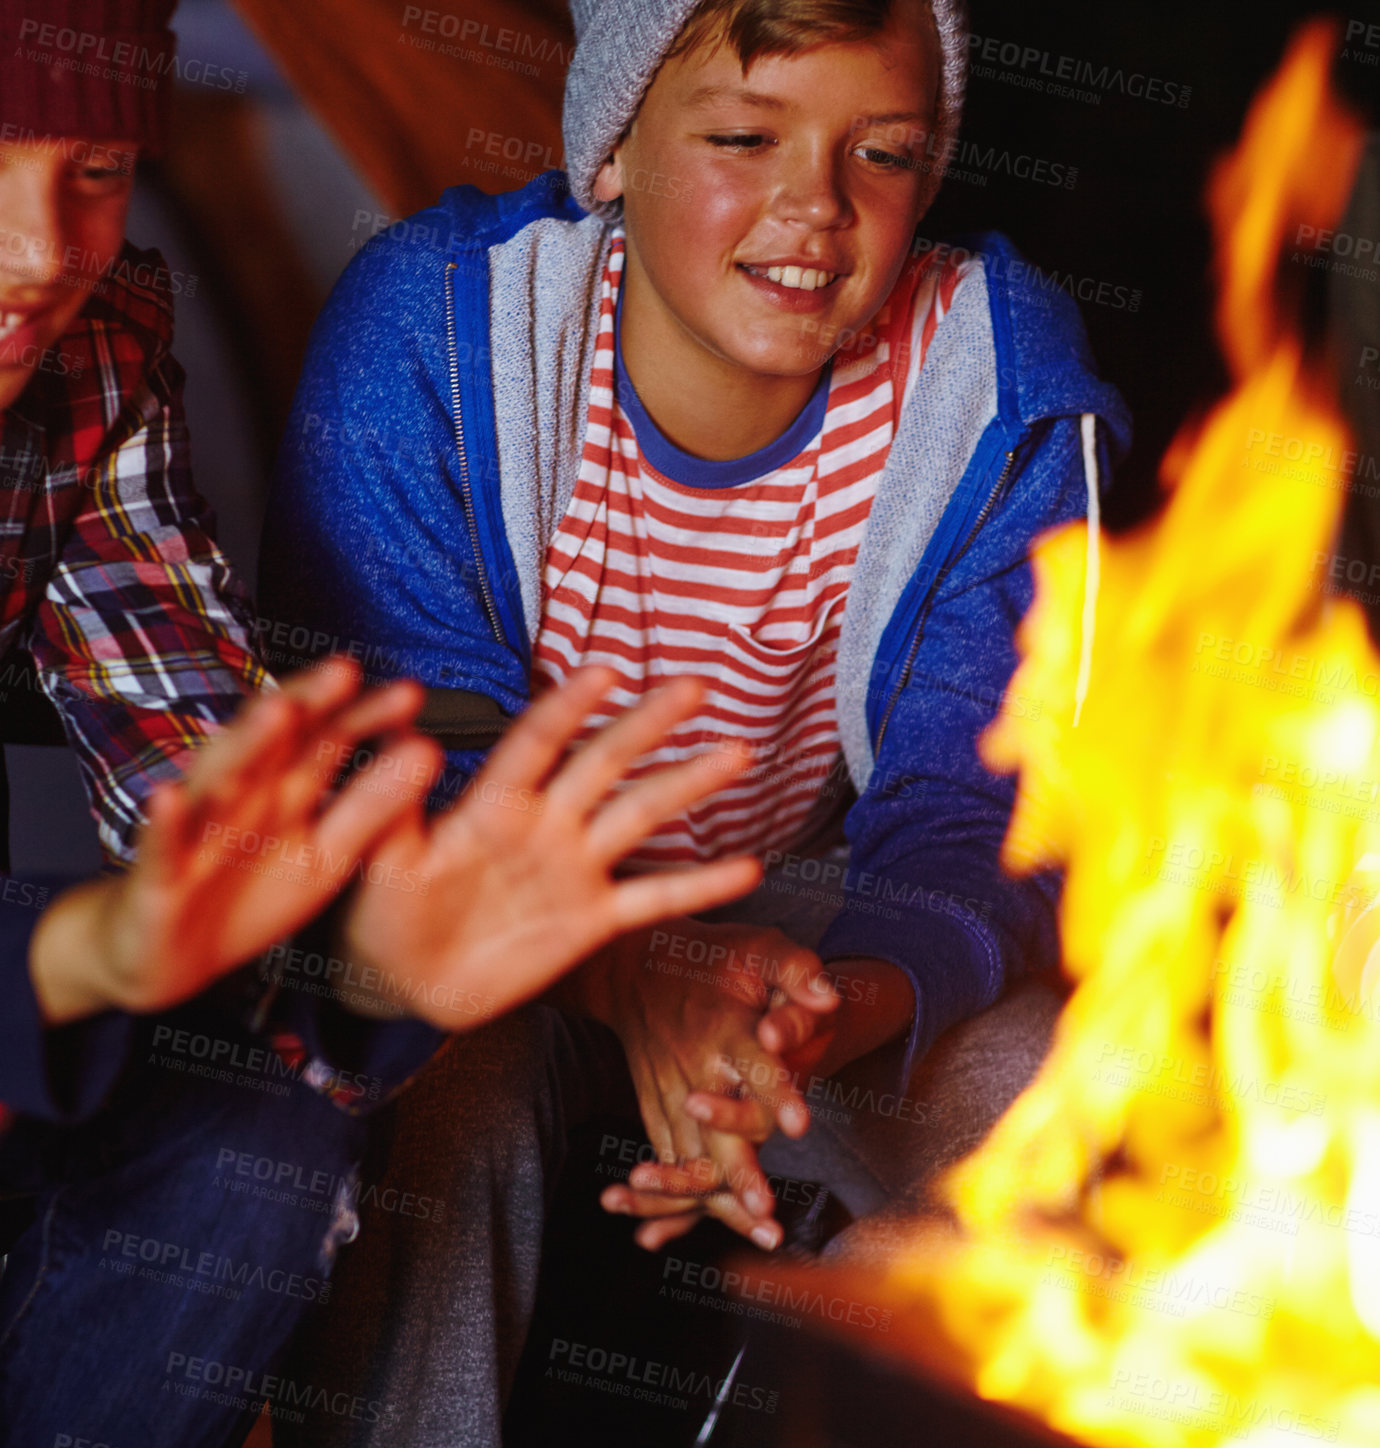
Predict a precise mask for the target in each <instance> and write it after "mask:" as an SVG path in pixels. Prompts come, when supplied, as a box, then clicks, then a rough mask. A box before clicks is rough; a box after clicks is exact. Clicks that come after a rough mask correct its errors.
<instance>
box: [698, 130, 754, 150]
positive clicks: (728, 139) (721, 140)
mask: <svg viewBox="0 0 1380 1448" xmlns="http://www.w3.org/2000/svg"><path fill="white" fill-rule="evenodd" d="M766 139H767V138H766V137H765V136H763V135H759V134H757V133H755V132H748V133H741V132H740V133H738V134H735V135H725V136H706V137H705V140H706V141H708V142H709V144H710V145H711V146H718V147H720V148H721V149H722V150H725V151H755V150H756V149H757V148H758V147H759V146H762V145H764V144H765V143H766Z"/></svg>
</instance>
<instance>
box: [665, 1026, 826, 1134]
mask: <svg viewBox="0 0 1380 1448" xmlns="http://www.w3.org/2000/svg"><path fill="white" fill-rule="evenodd" d="M722 1059H723V1060H727V1061H732V1062H733V1063H734V1067H735V1070H734V1073H733V1075H734V1076H736V1078H737V1089H736V1090H730V1089H728V1088H729V1086H730V1085H731V1084H733V1083H732V1080H731V1078H730V1077H729V1075H728V1074H727V1073H724V1074H723V1075H722V1078H721V1081H720V1082H718V1083H716V1084H718V1085H719V1088H720V1092H721V1094H723V1095H725V1096H736V1097H737V1098H739V1100H740V1101H741V1102H742V1103H743V1104H744V1105H747V1106H755V1107H756V1108H757V1109H758V1110H759V1111H761V1112H762V1113H763V1122H764V1125H763V1126H762V1127H761V1128H759V1131H758V1132H753V1133H745V1134H750V1135H751V1136H752V1138H753V1139H754V1140H765V1139H766V1136H769V1135H770V1134H771V1130H772V1126H773V1125H779V1126H780V1127H781V1130H782V1131H784V1132H785V1133H786V1135H787V1136H792V1137H795V1136H803V1135H804V1134H805V1132H806V1131H807V1130H808V1128H809V1125H810V1112H809V1109H808V1108H807V1106H806V1105H805V1098H804V1097H803V1096H802V1095H801V1094H800V1090H799V1088H798V1084H797V1081H796V1074H795V1072H794V1071H792V1070H791V1068H790V1067H789V1066H787V1065H786V1063H785V1062H784V1061H782V1060H781V1058H780V1057H779V1056H776V1055H773V1054H772V1053H771V1052H769V1051H765V1050H763V1049H762V1046H761V1044H760V1043H759V1042H758V1040H757V1038H756V1037H755V1036H749V1037H746V1038H745V1039H743V1040H740V1041H739V1042H738V1043H737V1046H736V1049H735V1050H734V1051H733V1053H732V1055H729V1054H727V1053H725V1056H724V1057H723V1058H722ZM688 1114H689V1113H688ZM767 1123H770V1124H767ZM759 1133H760V1134H759Z"/></svg>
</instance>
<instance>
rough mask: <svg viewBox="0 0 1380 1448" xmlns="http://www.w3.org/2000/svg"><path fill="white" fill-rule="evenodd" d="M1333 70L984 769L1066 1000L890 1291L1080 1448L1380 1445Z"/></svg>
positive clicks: (1368, 925) (1286, 73)
mask: <svg viewBox="0 0 1380 1448" xmlns="http://www.w3.org/2000/svg"><path fill="white" fill-rule="evenodd" d="M1335 43H1336V35H1335V33H1334V30H1333V28H1332V27H1331V25H1330V24H1328V23H1324V22H1317V23H1314V24H1311V25H1309V26H1307V27H1305V28H1304V29H1303V30H1302V31H1300V33H1299V34H1298V35H1297V36H1296V38H1295V39H1294V41H1293V43H1292V44H1291V46H1290V49H1289V51H1288V54H1287V55H1286V57H1285V60H1284V63H1283V65H1282V67H1281V70H1280V72H1279V73H1278V75H1277V76H1276V77H1275V78H1274V79H1273V80H1272V82H1271V83H1270V84H1269V85H1268V87H1267V88H1266V89H1265V91H1264V92H1263V93H1262V95H1261V96H1260V97H1259V98H1258V99H1257V101H1256V102H1255V104H1254V106H1253V108H1252V109H1251V112H1250V114H1249V116H1248V119H1247V123H1246V126H1245V130H1244V134H1243V137H1242V140H1241V142H1240V144H1239V146H1238V148H1237V150H1236V151H1235V153H1234V154H1233V155H1231V156H1230V157H1229V158H1227V159H1226V160H1224V161H1223V162H1222V163H1221V164H1220V165H1219V167H1218V168H1217V170H1216V172H1215V174H1214V176H1213V178H1212V181H1211V184H1210V188H1209V206H1210V210H1211V213H1212V217H1213V221H1214V225H1215V229H1216V236H1217V248H1218V267H1219V272H1220V297H1221V301H1220V307H1219V314H1218V324H1219V332H1220V336H1221V342H1222V346H1223V349H1224V353H1225V355H1226V358H1227V361H1228V363H1229V364H1230V368H1231V372H1232V378H1233V385H1232V390H1231V392H1230V394H1229V395H1228V396H1227V397H1225V398H1224V399H1223V400H1222V401H1220V402H1219V403H1218V404H1217V405H1216V406H1215V407H1213V408H1212V410H1211V411H1210V412H1209V413H1208V414H1207V415H1206V416H1205V417H1203V418H1200V419H1198V420H1196V421H1195V422H1193V423H1192V424H1190V425H1188V426H1186V427H1185V429H1184V430H1183V432H1182V434H1181V436H1180V437H1179V439H1178V440H1177V441H1176V443H1175V444H1174V446H1173V447H1172V448H1171V450H1170V453H1169V455H1168V456H1167V458H1166V459H1165V462H1164V465H1163V481H1164V485H1165V489H1166V492H1167V500H1166V503H1165V506H1164V508H1163V511H1162V513H1161V515H1160V516H1159V517H1158V518H1157V519H1156V520H1155V521H1154V522H1153V524H1151V525H1148V526H1146V527H1144V528H1143V529H1141V530H1139V531H1138V532H1136V533H1134V534H1132V535H1130V536H1127V537H1125V538H1120V539H1108V538H1103V539H1102V540H1101V541H1100V546H1099V547H1098V548H1097V549H1095V550H1090V548H1089V539H1088V536H1087V529H1086V527H1084V526H1082V525H1080V526H1076V527H1069V528H1066V529H1063V530H1061V531H1059V532H1057V533H1055V534H1053V535H1051V536H1049V537H1047V538H1045V539H1043V540H1042V541H1041V543H1040V544H1039V546H1038V549H1037V552H1036V556H1035V572H1036V584H1037V593H1036V602H1035V605H1034V607H1033V608H1032V610H1031V612H1030V615H1029V616H1028V617H1027V619H1026V620H1025V623H1024V625H1023V628H1022V635H1021V645H1022V656H1023V662H1022V664H1021V666H1020V669H1019V671H1018V673H1017V675H1016V677H1015V679H1014V681H1013V683H1012V691H1013V693H1014V694H1018V695H1020V696H1022V697H1024V698H1027V699H1029V698H1035V699H1039V700H1041V701H1042V705H1043V707H1042V708H1041V709H1039V710H1035V711H1032V710H1026V711H1022V717H1016V715H1015V714H1014V713H1009V714H1005V713H1004V714H1002V715H1000V716H999V718H998V720H997V722H996V723H995V724H994V725H993V727H992V729H991V730H990V732H989V733H988V735H987V737H986V738H985V740H984V745H983V747H984V757H985V758H986V760H987V762H988V763H989V764H990V765H991V767H993V768H995V769H1001V770H1019V772H1020V794H1019V800H1018V803H1017V807H1016V811H1015V815H1014V817H1013V820H1012V824H1011V828H1010V832H1009V835H1008V839H1007V844H1006V855H1007V861H1008V863H1009V864H1010V866H1011V867H1012V868H1013V869H1019V870H1030V869H1035V868H1043V867H1048V866H1051V865H1060V866H1062V867H1063V868H1064V869H1065V871H1066V877H1067V883H1066V887H1065V891H1064V898H1063V905H1062V917H1061V933H1062V940H1063V953H1064V963H1065V969H1066V971H1067V972H1068V974H1069V976H1070V977H1071V978H1072V980H1073V981H1074V982H1075V983H1076V984H1075V990H1074V993H1073V996H1072V999H1071V1000H1070V1002H1069V1005H1068V1007H1067V1010H1066V1011H1065V1013H1064V1015H1063V1017H1062V1019H1061V1022H1060V1026H1059V1030H1058V1033H1057V1036H1056V1040H1055V1044H1054V1047H1053V1050H1052V1053H1051V1055H1050V1057H1049V1059H1048V1061H1047V1062H1046V1064H1045V1067H1044V1069H1043V1070H1042V1072H1041V1073H1040V1075H1039V1077H1038V1079H1037V1080H1036V1081H1035V1083H1034V1084H1033V1085H1032V1086H1031V1088H1030V1089H1029V1090H1028V1091H1027V1092H1026V1093H1025V1094H1024V1095H1023V1096H1022V1097H1021V1098H1020V1100H1019V1101H1018V1102H1017V1103H1016V1104H1015V1106H1014V1107H1013V1109H1012V1110H1011V1111H1010V1112H1009V1113H1008V1115H1007V1116H1006V1118H1005V1119H1004V1120H1003V1121H1002V1122H1001V1123H1000V1125H999V1127H998V1128H997V1130H996V1131H995V1132H994V1134H993V1135H992V1137H991V1138H990V1139H989V1141H988V1142H987V1144H986V1145H985V1146H984V1147H983V1149H982V1150H981V1151H980V1152H978V1153H977V1154H976V1155H975V1156H973V1157H971V1158H970V1159H969V1160H968V1161H966V1162H965V1163H963V1164H962V1165H961V1166H960V1167H958V1168H957V1169H956V1170H955V1171H954V1172H953V1173H952V1174H951V1176H950V1177H949V1179H948V1180H947V1182H946V1184H945V1192H946V1195H947V1197H948V1200H949V1202H950V1204H951V1205H952V1207H953V1210H954V1212H955V1214H956V1216H957V1218H958V1220H959V1223H960V1225H961V1228H962V1231H961V1234H960V1235H959V1236H958V1237H957V1238H954V1237H951V1236H945V1237H942V1238H941V1237H939V1236H934V1237H925V1238H922V1239H920V1240H918V1241H917V1243H916V1246H915V1249H914V1251H913V1253H912V1254H911V1255H910V1256H909V1257H907V1258H906V1259H904V1260H901V1261H898V1262H896V1263H895V1264H893V1266H892V1268H891V1283H890V1285H891V1287H893V1288H894V1289H895V1290H897V1291H899V1292H903V1293H905V1294H906V1295H908V1296H910V1297H911V1298H912V1299H914V1300H915V1301H916V1302H917V1303H922V1304H923V1310H924V1312H925V1314H926V1316H927V1317H928V1319H929V1320H930V1321H932V1322H933V1323H934V1324H935V1325H936V1326H937V1327H938V1329H939V1332H940V1336H941V1337H942V1339H943V1341H944V1348H943V1352H944V1354H945V1356H948V1355H949V1353H950V1352H952V1355H953V1360H954V1361H955V1362H956V1363H957V1364H958V1365H959V1367H960V1370H961V1374H962V1376H963V1377H964V1378H965V1379H966V1380H967V1381H968V1382H969V1383H970V1384H971V1386H972V1387H973V1388H974V1389H975V1390H976V1391H977V1393H978V1394H979V1395H980V1396H982V1397H984V1398H988V1399H992V1400H997V1401H1000V1402H1003V1403H1007V1404H1010V1405H1013V1406H1016V1407H1018V1408H1020V1409H1022V1410H1024V1411H1025V1412H1028V1413H1030V1414H1033V1415H1035V1416H1037V1417H1039V1418H1041V1419H1043V1420H1044V1421H1045V1422H1047V1423H1048V1424H1050V1425H1051V1426H1053V1427H1054V1428H1056V1429H1058V1430H1060V1431H1062V1432H1064V1433H1067V1434H1069V1435H1070V1436H1072V1437H1074V1438H1076V1439H1078V1440H1080V1441H1082V1442H1086V1443H1090V1444H1098V1445H1127V1444H1151V1445H1171V1444H1172V1445H1183V1448H1200V1445H1203V1448H1206V1445H1209V1444H1213V1445H1215V1444H1234V1443H1244V1442H1249V1443H1251V1444H1285V1443H1288V1444H1291V1445H1297V1444H1298V1443H1299V1442H1300V1440H1304V1441H1306V1440H1309V1439H1315V1440H1318V1441H1328V1442H1338V1443H1344V1444H1354V1445H1357V1448H1360V1445H1367V1448H1373V1445H1375V1444H1377V1443H1380V1026H1377V1014H1378V1013H1380V1012H1377V1009H1376V1003H1375V1002H1374V1001H1372V999H1371V998H1370V993H1369V987H1370V985H1371V982H1370V980H1369V979H1368V976H1367V967H1368V964H1369V962H1370V959H1371V946H1372V944H1374V942H1375V941H1376V939H1377V938H1380V925H1376V924H1375V923H1374V921H1375V917H1377V916H1380V910H1376V911H1368V910H1367V907H1368V906H1369V904H1370V900H1371V898H1372V897H1373V896H1374V895H1375V894H1376V891H1377V888H1380V872H1377V871H1376V870H1374V869H1373V868H1372V866H1373V865H1374V864H1375V863H1376V862H1377V861H1380V824H1377V821H1380V805H1377V791H1376V789H1375V788H1374V787H1369V788H1368V787H1367V785H1366V781H1377V780H1380V762H1378V761H1377V744H1378V743H1380V699H1377V694H1380V656H1377V654H1376V653H1375V651H1374V649H1373V648H1372V646H1371V644H1370V641H1369V639H1368V637H1367V633H1366V629H1365V626H1364V623H1363V620H1362V615H1361V613H1360V610H1359V609H1358V608H1357V607H1356V606H1355V605H1353V604H1352V603H1350V602H1347V601H1343V600H1338V599H1334V598H1330V597H1327V596H1326V595H1325V594H1323V593H1321V592H1320V591H1319V589H1318V586H1317V582H1316V576H1315V570H1316V559H1317V558H1318V557H1319V556H1323V555H1326V554H1327V553H1328V551H1329V550H1330V549H1331V548H1332V547H1333V546H1334V544H1333V539H1334V536H1335V534H1336V532H1337V527H1338V522H1339V516H1340V511H1341V507H1342V504H1343V500H1344V486H1345V478H1346V473H1347V467H1348V456H1349V448H1350V441H1349V439H1348V437H1347V434H1346V431H1345V427H1344V424H1343V422H1342V421H1341V418H1340V414H1339V409H1338V406H1337V401H1336V383H1335V380H1334V379H1335V371H1334V369H1333V367H1332V366H1331V365H1330V363H1329V360H1328V359H1327V358H1326V356H1325V355H1324V353H1323V352H1322V351H1321V349H1320V345H1319V344H1318V343H1317V342H1316V341H1314V340H1311V339H1310V338H1309V337H1308V330H1307V327H1306V325H1305V313H1306V304H1307V301H1308V298H1309V294H1310V281H1311V279H1312V276H1313V273H1312V272H1311V269H1310V268H1309V266H1308V265H1307V260H1308V258H1307V257H1306V256H1302V255H1296V253H1299V251H1300V248H1299V247H1298V246H1297V244H1296V239H1297V238H1298V237H1299V236H1312V237H1316V236H1318V235H1319V234H1320V233H1325V232H1326V231H1327V229H1328V228H1330V227H1334V226H1335V225H1336V224H1337V221H1338V219H1339V218H1340V216H1341V215H1342V213H1343V211H1344V208H1345V204H1346V201H1347V198H1348V195H1349V192H1350V189H1351V185H1352V181H1353V177H1354V174H1355V169H1356V165H1357V161H1358V158H1359V154H1360V147H1361V139H1362V137H1361V129H1360V126H1359V124H1358V123H1357V122H1356V121H1354V120H1353V119H1352V118H1351V117H1350V116H1349V115H1348V114H1347V113H1346V112H1345V111H1344V110H1343V109H1342V108H1341V107H1340V105H1339V104H1338V103H1337V101H1336V100H1335V99H1334V98H1333V96H1332V94H1331V92H1330V90H1329V82H1328V73H1329V63H1330V57H1331V56H1332V54H1333V52H1334V49H1335ZM1309 228H1311V230H1309ZM1351 457H1352V458H1353V460H1354V454H1352V455H1351ZM1094 562H1095V563H1096V566H1095V567H1094V566H1093V564H1094ZM1099 575H1100V583H1099V584H1098V585H1097V586H1096V587H1095V588H1094V587H1093V586H1091V580H1092V579H1094V578H1097V577H1098V576H1099ZM1094 620H1095V625H1096V626H1095V630H1093V631H1092V634H1093V639H1094V646H1093V652H1092V661H1091V671H1090V672H1087V668H1086V662H1085V661H1084V660H1082V658H1081V654H1082V640H1083V638H1084V636H1085V634H1084V630H1085V629H1087V628H1088V627H1089V626H1090V625H1091V623H1092V622H1093V621H1094ZM1080 673H1082V674H1083V676H1084V677H1083V679H1082V683H1083V684H1084V685H1085V686H1086V689H1085V690H1084V689H1083V688H1080ZM1080 699H1081V707H1078V703H1079V701H1080ZM1377 958H1380V952H1377Z"/></svg>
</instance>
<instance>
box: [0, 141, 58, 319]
mask: <svg viewBox="0 0 1380 1448" xmlns="http://www.w3.org/2000/svg"><path fill="white" fill-rule="evenodd" d="M63 250H64V232H63V216H62V205H61V201H60V198H59V196H58V193H57V187H56V186H55V185H54V184H53V182H52V178H51V177H49V176H47V175H45V174H44V171H43V170H42V169H35V170H32V171H30V170H27V169H24V168H20V167H10V168H7V174H6V175H5V176H4V177H3V179H2V180H0V273H3V280H4V283H5V285H6V287H7V289H8V290H9V291H10V292H11V293H14V292H22V291H23V290H25V289H26V288H29V289H32V290H34V291H41V290H44V289H46V288H48V287H51V286H52V285H53V284H54V283H55V282H56V281H57V280H58V278H59V277H60V276H61V274H62V258H63ZM17 299H18V298H16V300H17Z"/></svg>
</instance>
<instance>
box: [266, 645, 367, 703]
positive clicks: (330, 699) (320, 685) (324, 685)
mask: <svg viewBox="0 0 1380 1448" xmlns="http://www.w3.org/2000/svg"><path fill="white" fill-rule="evenodd" d="M359 683H360V667H359V665H358V664H357V663H356V662H355V661H354V660H353V659H347V658H346V657H345V656H344V655H343V654H332V655H330V656H329V657H328V658H324V659H321V660H320V661H319V662H318V663H317V664H316V665H315V666H314V667H312V668H310V669H300V670H299V671H298V672H297V673H295V674H289V675H288V677H287V678H286V679H284V680H283V681H282V684H281V687H280V692H281V693H282V694H283V695H284V696H285V697H287V698H289V699H291V700H292V701H293V702H294V703H295V704H298V705H300V706H301V707H302V709H303V710H304V711H305V712H306V713H307V714H308V715H311V716H324V715H326V714H329V713H330V712H331V710H333V709H338V708H339V707H340V706H341V705H342V704H343V703H345V701H346V700H347V699H353V698H354V696H355V695H356V694H357V693H359Z"/></svg>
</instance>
